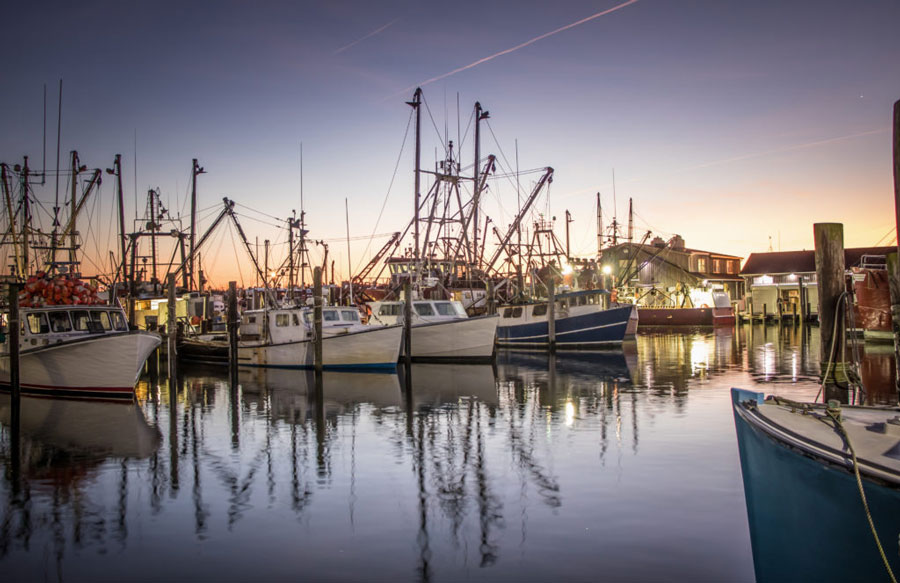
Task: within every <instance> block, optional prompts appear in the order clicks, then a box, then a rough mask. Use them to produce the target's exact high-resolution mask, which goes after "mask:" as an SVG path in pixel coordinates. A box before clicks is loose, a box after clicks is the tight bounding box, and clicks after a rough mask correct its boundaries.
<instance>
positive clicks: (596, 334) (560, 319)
mask: <svg viewBox="0 0 900 583" xmlns="http://www.w3.org/2000/svg"><path fill="white" fill-rule="evenodd" d="M607 296H608V292H606V291H604V290H582V291H575V292H566V293H561V294H559V295H557V296H555V297H556V305H555V306H554V318H553V320H554V328H555V342H554V343H555V345H556V347H557V348H575V349H579V348H601V347H604V346H610V345H615V344H621V343H622V341H623V340H624V339H625V334H626V332H627V330H628V325H629V322H630V321H631V319H632V317H633V313H634V311H635V310H636V308H635V306H633V305H630V304H627V305H613V306H611V307H604V306H605V305H607V300H608V297H607ZM548 308H549V304H548V302H546V301H544V302H536V303H530V304H521V305H510V306H504V307H503V308H502V309H501V318H500V322H499V324H498V325H497V344H498V345H499V346H508V347H522V348H547V347H548V346H550V342H551V339H550V326H549V320H548V312H549V309H548Z"/></svg>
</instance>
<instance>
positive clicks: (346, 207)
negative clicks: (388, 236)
mask: <svg viewBox="0 0 900 583" xmlns="http://www.w3.org/2000/svg"><path fill="white" fill-rule="evenodd" d="M344 217H345V219H346V221H347V273H348V274H349V275H348V276H347V280H348V281H349V282H350V302H349V304H348V305H350V306H352V305H353V304H354V301H353V263H352V262H351V261H350V203H348V202H347V199H346V197H345V198H344ZM327 267H328V266H327V265H326V266H325V268H326V269H327Z"/></svg>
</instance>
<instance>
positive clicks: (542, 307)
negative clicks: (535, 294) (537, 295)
mask: <svg viewBox="0 0 900 583" xmlns="http://www.w3.org/2000/svg"><path fill="white" fill-rule="evenodd" d="M546 314H547V304H538V305H536V306H535V307H534V309H533V310H532V311H531V315H532V316H544V315H546Z"/></svg>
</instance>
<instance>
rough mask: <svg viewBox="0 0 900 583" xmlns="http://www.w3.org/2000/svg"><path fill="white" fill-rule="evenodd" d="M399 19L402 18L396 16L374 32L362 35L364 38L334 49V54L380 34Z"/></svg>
mask: <svg viewBox="0 0 900 583" xmlns="http://www.w3.org/2000/svg"><path fill="white" fill-rule="evenodd" d="M398 20H400V19H399V18H395V19H394V20H392V21H390V22H388V23H387V24H385V25H384V26H382V27H381V28H376V29H375V30H373V31H372V32H370V33H369V34H367V35H366V36H364V37H362V38H358V39H356V40H355V41H353V42H352V43H350V44H349V45H345V46H342V47H341V48H339V49H338V50H336V51H334V54H335V55H338V54H340V53H343V52H344V51H346V50H347V49H349V48H350V47H353V46H356V45H358V44H359V43H361V42H362V41H364V40H366V39H367V38H370V37H373V36H375V35H376V34H378V33H379V32H382V31H383V30H384V29H386V28H387V27H389V26H391V25H392V24H394V23H395V22H397V21H398Z"/></svg>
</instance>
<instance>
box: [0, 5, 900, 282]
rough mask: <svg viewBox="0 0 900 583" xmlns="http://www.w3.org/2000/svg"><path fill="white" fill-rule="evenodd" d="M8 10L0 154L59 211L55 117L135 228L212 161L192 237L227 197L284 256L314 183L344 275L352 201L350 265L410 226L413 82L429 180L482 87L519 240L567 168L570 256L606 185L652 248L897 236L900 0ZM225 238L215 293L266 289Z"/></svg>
mask: <svg viewBox="0 0 900 583" xmlns="http://www.w3.org/2000/svg"><path fill="white" fill-rule="evenodd" d="M11 16H12V17H11V18H8V19H7V20H6V22H5V23H4V27H3V28H4V33H3V35H0V51H2V54H3V55H4V56H5V59H4V66H3V79H4V80H5V83H4V86H5V91H4V92H3V93H2V95H0V127H2V132H0V161H2V162H5V163H7V164H9V165H10V166H12V165H13V164H16V163H21V161H22V157H23V156H26V155H27V156H29V160H30V166H31V167H32V169H40V168H41V167H42V166H46V168H47V170H48V175H47V180H46V182H45V184H44V186H43V187H37V188H36V190H35V192H36V195H37V196H38V198H39V199H40V200H42V201H44V204H45V206H46V208H48V209H49V208H52V206H53V205H54V202H53V201H54V198H55V196H56V193H55V174H54V169H55V167H56V147H57V139H56V136H57V129H59V134H60V140H59V148H60V151H61V166H62V167H66V166H67V165H68V162H67V160H68V152H69V151H71V150H77V151H78V153H79V157H80V159H81V161H82V163H83V164H85V165H87V166H88V167H89V168H95V167H97V168H107V167H111V166H112V161H113V158H114V156H115V155H116V154H121V155H122V158H123V176H124V188H125V197H126V201H127V202H126V216H127V217H128V218H129V223H130V224H129V228H131V227H134V226H135V225H136V224H137V222H136V221H134V219H135V216H136V215H138V216H141V215H143V212H144V207H145V204H146V192H147V190H148V189H151V188H153V189H156V188H158V189H159V190H160V193H161V197H162V200H163V202H164V204H165V205H166V207H167V208H168V209H169V210H170V212H171V213H172V214H173V215H178V214H180V216H181V218H182V220H183V222H184V224H185V225H187V223H188V220H189V217H188V215H189V211H190V206H189V192H190V191H189V186H190V170H191V160H192V158H197V159H199V162H200V165H201V166H203V167H204V169H205V170H206V173H205V174H203V175H201V176H200V177H199V179H198V197H199V207H200V208H201V209H202V212H201V224H200V232H203V230H204V229H205V227H207V226H208V225H209V224H210V222H211V221H212V219H213V217H214V216H215V214H216V213H217V212H218V210H219V209H220V208H221V206H222V202H221V201H222V198H223V197H228V198H230V199H232V200H234V201H235V202H236V203H237V206H236V207H235V208H236V211H237V213H238V217H239V219H240V221H241V224H242V226H243V228H244V230H245V231H246V233H247V235H248V237H249V239H250V240H251V243H252V244H253V245H255V244H256V240H257V239H258V240H259V241H260V242H262V241H264V240H265V239H269V240H271V242H272V247H271V255H272V260H271V262H272V263H273V264H274V263H275V262H277V260H278V258H280V257H283V254H284V249H285V247H286V245H285V243H286V240H287V231H286V229H284V228H283V227H284V225H285V220H286V219H287V217H288V216H290V215H291V213H292V211H296V212H297V213H299V211H300V208H301V192H302V199H303V201H302V202H303V208H304V210H305V211H306V213H307V214H306V216H307V222H308V225H309V230H310V237H312V238H314V239H320V240H323V241H325V242H326V243H327V244H328V245H329V250H330V257H331V258H332V259H334V260H335V271H336V275H337V276H339V277H340V276H342V275H345V274H346V273H347V272H348V271H350V267H348V253H347V243H346V241H345V239H344V238H345V236H346V227H345V199H346V201H347V206H348V207H349V225H350V237H351V242H350V261H349V263H350V264H352V266H353V271H356V270H358V268H359V266H361V265H362V264H364V262H365V261H367V260H368V258H369V257H370V256H371V255H372V254H373V253H374V252H375V251H376V250H377V249H378V248H380V247H381V246H382V245H383V244H384V243H385V241H386V237H387V235H388V234H389V233H391V232H393V231H398V230H402V229H403V228H404V227H405V226H406V224H407V223H408V222H409V220H410V218H411V214H412V196H413V181H412V179H413V147H412V142H413V137H412V133H411V128H410V125H409V123H410V111H411V108H410V107H409V106H407V105H406V104H405V102H406V101H409V100H410V99H411V98H412V93H413V91H414V89H415V88H416V87H417V86H421V87H422V89H423V92H424V96H425V102H426V104H427V108H426V109H427V110H426V111H425V112H423V117H422V119H423V123H422V139H423V146H422V153H423V154H422V166H423V168H425V169H433V167H434V163H435V160H436V159H437V158H439V157H441V154H440V153H439V152H442V151H443V150H442V149H443V145H442V144H443V143H444V142H445V141H446V140H448V139H449V140H453V141H454V143H455V147H456V148H459V147H460V143H461V144H462V147H461V156H462V161H463V165H464V167H466V166H469V167H470V166H471V165H472V162H473V160H474V151H473V137H472V130H471V126H470V119H471V116H472V110H473V107H474V103H475V101H479V102H480V103H481V104H482V106H483V107H484V109H486V110H488V111H489V112H490V119H489V120H488V122H487V125H485V126H483V128H482V129H483V132H482V146H481V151H482V155H483V156H486V155H487V154H495V155H497V156H498V159H499V160H500V163H501V169H500V170H499V171H498V174H502V175H503V176H498V177H497V178H495V179H492V180H491V181H490V182H489V188H488V193H487V194H486V195H485V205H484V213H485V214H486V215H487V216H490V217H491V219H492V221H493V223H494V224H495V225H498V226H499V227H500V228H501V230H504V229H505V226H506V225H508V224H509V221H510V220H511V219H512V217H513V216H514V215H515V213H516V210H517V208H518V202H517V199H518V197H524V196H525V195H526V194H527V193H528V192H529V191H530V189H531V188H532V186H533V184H534V181H535V180H536V179H537V177H538V176H539V174H538V173H535V172H529V171H531V170H536V169H542V168H544V167H548V166H549V167H552V168H553V169H554V175H553V183H552V185H551V187H550V189H549V192H548V193H547V194H546V195H545V196H542V197H541V199H540V200H539V201H538V203H537V204H536V205H535V213H543V214H544V215H545V216H546V217H554V216H555V217H557V219H558V220H557V223H556V230H557V234H558V236H559V237H560V239H561V240H564V229H565V224H564V220H563V216H564V214H565V211H566V210H569V211H570V212H571V214H572V217H573V219H574V220H573V222H572V223H571V225H570V229H571V235H570V237H571V247H572V253H573V254H574V255H582V256H589V255H591V254H594V253H596V235H597V233H596V208H595V205H596V193H598V192H599V193H600V194H601V201H602V206H603V212H604V222H605V223H607V224H608V223H609V221H610V220H611V219H612V217H613V215H616V216H617V217H618V220H619V221H622V222H625V221H627V211H628V201H629V199H632V200H633V204H634V210H635V233H636V237H640V236H641V235H643V233H645V232H647V231H652V233H653V235H654V236H657V235H658V236H660V237H662V238H664V239H667V238H669V237H671V236H672V235H674V234H679V235H681V236H682V237H684V239H685V242H686V244H687V246H688V247H692V248H698V249H705V250H710V251H715V252H721V253H728V254H733V255H738V256H742V257H747V256H748V255H749V254H750V253H753V252H764V251H768V250H769V249H770V248H771V249H772V250H776V251H777V250H795V249H811V248H813V227H812V225H813V223H816V222H840V223H843V224H844V235H845V241H844V243H845V246H847V247H855V246H871V245H876V244H882V245H889V244H893V243H894V241H895V236H894V227H895V225H894V222H895V219H894V216H895V215H894V203H893V197H892V193H893V177H892V170H891V115H892V106H893V103H894V101H896V100H898V99H900V58H898V57H900V35H898V34H896V23H897V22H900V2H897V1H896V0H871V1H860V2H837V1H830V0H815V1H813V0H791V1H784V0H759V1H755V2H735V1H730V2H728V1H724V2H723V1H721V0H719V1H715V0H695V1H690V0H684V1H675V0H594V1H587V0H575V1H565V2H540V1H534V0H522V1H519V2H516V3H508V2H470V1H468V0H463V1H460V2H455V3H453V4H452V5H447V4H439V3H422V2H410V1H405V0H385V1H382V2H361V1H349V2H343V1H332V2H302V1H300V2H286V1H283V2H264V1H260V2H240V1H216V2H212V1H209V2H206V1H192V2H167V1H155V2H106V1H93V2H92V1H85V2H78V3H72V2H66V3H62V2H41V1H37V2H32V3H26V4H20V5H19V6H17V7H16V9H15V10H13V11H12V14H11ZM60 79H62V82H63V87H62V123H61V125H60V126H59V128H57V107H58V99H59V80H60ZM45 86H46V95H47V106H46V110H47V122H46V144H47V145H46V156H44V154H43V146H42V143H43V136H44V133H45V130H44V127H45V126H44V121H43V120H44V91H45V89H44V88H45ZM457 104H459V105H458V106H457ZM301 144H302V171H301ZM42 160H45V162H42ZM517 160H518V162H517ZM517 167H518V168H519V170H520V180H519V189H518V191H519V192H518V194H517V189H516V185H515V177H514V176H511V175H514V173H515V171H516V168H517ZM467 172H468V173H471V169H469V170H468V171H467ZM105 178H106V179H105V180H104V182H103V185H102V186H101V189H100V193H99V195H98V196H97V197H95V198H94V199H92V200H91V202H90V204H89V205H88V206H87V207H86V210H85V212H84V216H83V218H82V219H80V220H82V221H83V223H82V225H81V227H80V229H79V230H80V231H81V232H82V235H83V237H84V239H85V250H86V252H87V255H89V256H90V257H91V259H90V260H89V261H88V262H87V263H86V264H85V266H84V267H83V271H84V272H86V273H90V272H91V270H92V267H93V269H94V270H96V271H103V270H104V269H105V270H108V265H109V263H110V261H109V260H108V259H104V258H108V250H109V249H113V248H115V239H114V236H115V224H114V222H113V220H114V218H113V217H114V212H115V202H114V201H115V191H114V184H113V180H111V179H110V177H105ZM62 182H63V185H61V186H60V189H61V190H65V187H64V183H65V177H63V179H62ZM427 186H428V184H427V182H426V183H425V184H424V185H423V188H422V190H423V192H424V191H425V190H427ZM136 209H137V210H136ZM382 209H384V210H383V211H382ZM534 216H537V215H534ZM533 218H534V217H529V220H531V219H533ZM84 223H87V225H88V226H87V227H86V226H84ZM135 228H136V227H135ZM373 234H374V236H373ZM233 235H234V231H233V229H231V228H227V229H223V230H222V231H221V233H219V232H218V231H217V232H216V234H214V235H212V236H211V237H210V239H209V243H208V245H207V246H206V247H205V248H203V249H201V254H202V258H203V260H202V262H203V267H204V269H205V271H206V273H207V275H208V276H210V279H211V280H212V283H213V284H218V285H225V284H226V282H227V281H228V280H230V279H237V280H238V281H239V283H245V284H246V283H252V281H253V275H252V271H251V270H250V269H249V268H248V261H247V259H246V254H245V253H244V252H243V251H242V250H241V249H240V248H239V247H238V245H239V243H236V242H235V241H236V240H235V238H234V237H233ZM260 245H261V246H262V243H260ZM313 249H314V251H313V256H314V260H316V261H318V260H319V258H321V249H322V247H321V246H313Z"/></svg>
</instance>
